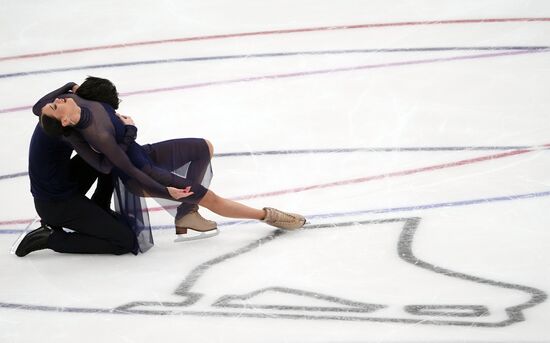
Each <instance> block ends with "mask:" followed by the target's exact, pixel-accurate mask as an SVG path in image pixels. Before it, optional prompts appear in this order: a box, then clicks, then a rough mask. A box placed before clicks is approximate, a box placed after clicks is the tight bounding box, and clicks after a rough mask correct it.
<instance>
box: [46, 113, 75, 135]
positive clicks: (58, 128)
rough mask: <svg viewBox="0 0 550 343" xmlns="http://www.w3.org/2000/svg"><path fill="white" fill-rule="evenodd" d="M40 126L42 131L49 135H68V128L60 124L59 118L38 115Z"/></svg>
mask: <svg viewBox="0 0 550 343" xmlns="http://www.w3.org/2000/svg"><path fill="white" fill-rule="evenodd" d="M40 126H42V129H43V130H44V132H45V133H46V134H47V135H48V136H51V137H59V136H61V135H63V136H68V135H69V134H70V130H71V129H70V128H68V127H64V126H63V125H61V122H60V121H59V120H57V119H55V118H52V117H49V116H47V115H45V114H41V115H40Z"/></svg>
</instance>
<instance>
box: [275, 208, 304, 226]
mask: <svg viewBox="0 0 550 343" xmlns="http://www.w3.org/2000/svg"><path fill="white" fill-rule="evenodd" d="M296 220H298V218H296V217H295V216H293V215H291V214H288V213H285V212H282V211H279V210H275V209H273V210H272V216H271V218H270V220H269V221H270V222H282V223H292V222H295V221H296Z"/></svg>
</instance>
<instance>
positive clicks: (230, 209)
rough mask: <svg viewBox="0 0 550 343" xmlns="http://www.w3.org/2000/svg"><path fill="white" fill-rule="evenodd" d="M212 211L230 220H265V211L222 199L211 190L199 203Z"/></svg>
mask: <svg viewBox="0 0 550 343" xmlns="http://www.w3.org/2000/svg"><path fill="white" fill-rule="evenodd" d="M199 205H200V206H204V207H206V208H207V209H209V210H210V211H212V212H214V213H216V214H219V215H220V216H223V217H228V218H246V219H257V220H262V219H264V218H265V215H266V213H265V211H264V210H259V209H255V208H252V207H248V206H246V205H243V204H240V203H238V202H235V201H233V200H229V199H225V198H222V197H220V196H218V195H216V194H215V193H214V192H212V191H211V190H209V191H208V192H206V195H205V196H204V197H203V198H202V199H201V201H200V202H199Z"/></svg>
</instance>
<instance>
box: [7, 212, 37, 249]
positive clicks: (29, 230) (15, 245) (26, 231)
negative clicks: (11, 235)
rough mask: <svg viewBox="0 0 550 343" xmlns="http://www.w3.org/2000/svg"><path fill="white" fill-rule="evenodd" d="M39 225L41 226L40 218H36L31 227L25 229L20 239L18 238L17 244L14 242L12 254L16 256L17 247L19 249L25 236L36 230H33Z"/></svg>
mask: <svg viewBox="0 0 550 343" xmlns="http://www.w3.org/2000/svg"><path fill="white" fill-rule="evenodd" d="M37 223H38V224H40V217H34V219H33V221H32V222H31V223H30V224H29V225H27V227H25V230H23V232H22V233H21V234H20V235H19V237H17V239H16V240H15V242H13V244H12V245H11V249H10V254H12V255H15V251H16V250H17V247H19V243H21V241H22V240H23V238H25V236H26V235H27V234H28V233H29V232H31V231H32V230H34V229H31V228H33V227H35V226H36V225H37Z"/></svg>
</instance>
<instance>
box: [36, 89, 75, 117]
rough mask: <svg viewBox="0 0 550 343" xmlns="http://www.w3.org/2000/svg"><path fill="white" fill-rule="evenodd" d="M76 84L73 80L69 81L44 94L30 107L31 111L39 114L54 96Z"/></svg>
mask: <svg viewBox="0 0 550 343" xmlns="http://www.w3.org/2000/svg"><path fill="white" fill-rule="evenodd" d="M74 85H76V83H74V82H69V83H67V84H66V85H65V86H63V87H61V88H58V89H56V90H54V91H53V92H50V93H48V94H46V95H44V96H43V97H42V98H41V99H40V100H38V102H37V103H36V104H35V105H34V106H33V107H32V112H33V113H34V114H36V115H37V116H39V115H40V114H42V107H44V106H46V104H47V103H49V102H52V101H54V100H55V98H57V97H59V96H61V95H63V94H66V93H68V92H69V91H70V90H71V89H72V88H73V86H74Z"/></svg>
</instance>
